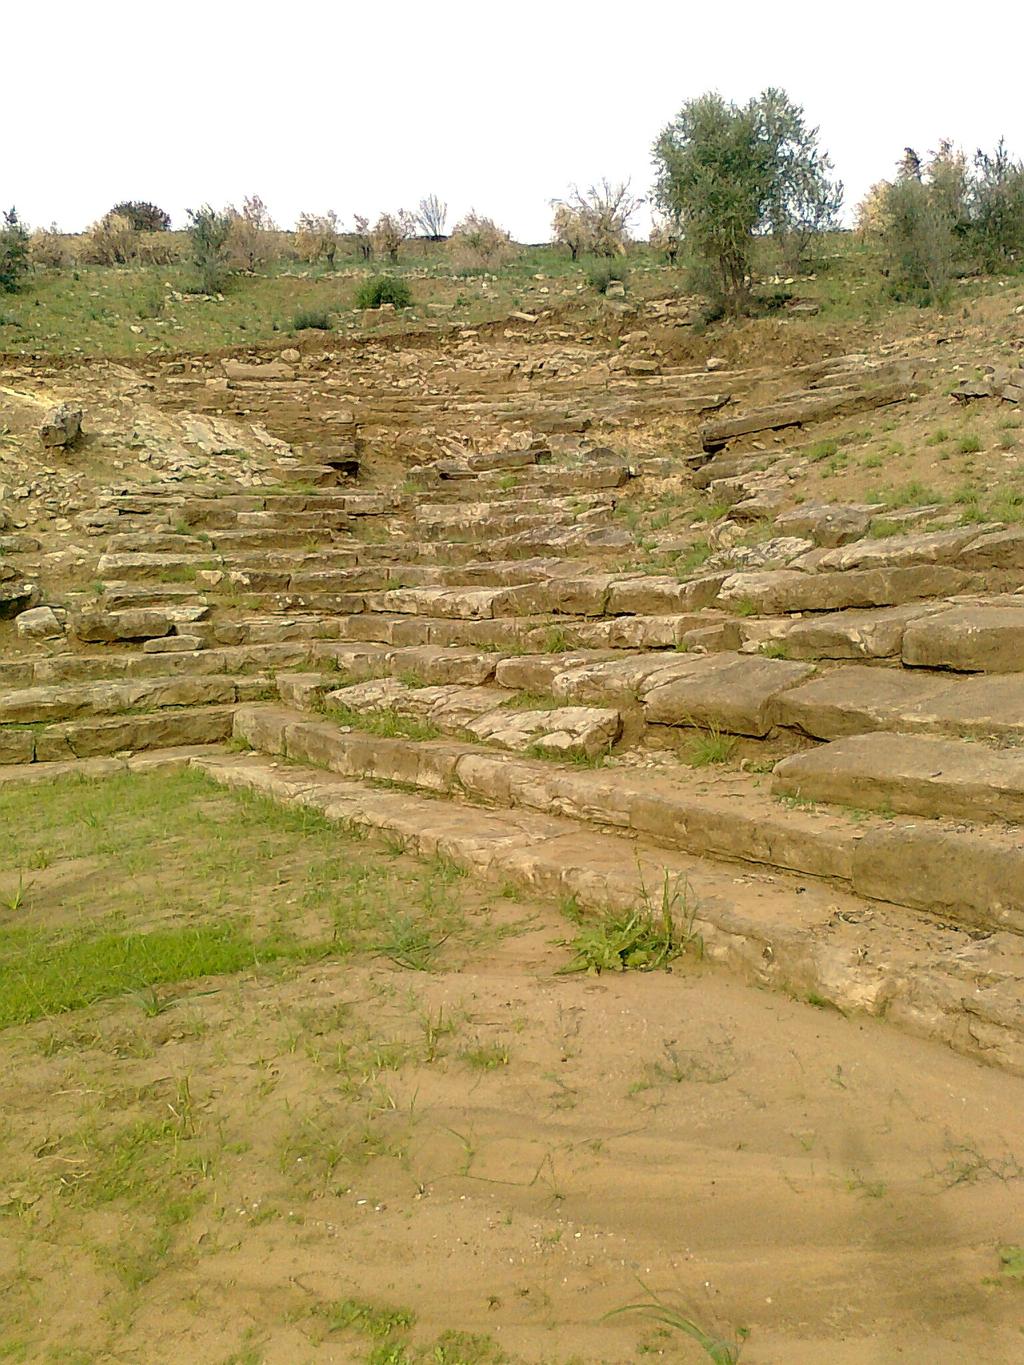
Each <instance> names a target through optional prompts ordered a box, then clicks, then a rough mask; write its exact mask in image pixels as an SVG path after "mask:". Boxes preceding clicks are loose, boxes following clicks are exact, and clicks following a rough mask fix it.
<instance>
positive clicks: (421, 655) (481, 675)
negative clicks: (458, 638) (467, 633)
mask: <svg viewBox="0 0 1024 1365" xmlns="http://www.w3.org/2000/svg"><path fill="white" fill-rule="evenodd" d="M312 656H313V658H314V660H315V661H316V662H317V663H319V664H324V665H330V666H332V667H333V668H335V669H336V670H337V671H338V672H339V673H342V674H344V675H345V676H346V677H348V678H350V679H353V680H363V679H368V678H383V677H395V678H399V677H403V676H410V675H412V676H415V677H416V678H417V679H419V680H420V681H422V682H424V683H433V684H448V683H459V684H466V685H470V686H480V685H482V684H484V683H490V682H494V681H497V682H498V683H499V685H500V686H502V687H507V688H509V689H511V690H512V691H531V692H538V693H540V692H547V691H549V683H550V680H551V678H552V677H553V676H554V674H555V672H557V671H559V670H560V669H564V668H566V667H569V666H570V665H572V664H586V663H597V662H600V661H601V660H603V659H607V658H610V657H614V656H613V655H612V653H611V652H610V651H607V650H579V651H574V652H572V653H566V654H561V655H543V654H539V655H538V654H524V655H513V656H512V657H508V656H506V655H503V654H501V653H500V652H498V651H495V650H475V649H460V648H459V647H457V646H450V647H445V646H441V645H409V646H400V647H397V648H392V647H391V646H390V645H385V644H376V643H373V642H368V643H365V644H341V643H335V642H333V641H330V642H323V643H317V644H314V645H313V646H312ZM503 670H504V672H503Z"/></svg>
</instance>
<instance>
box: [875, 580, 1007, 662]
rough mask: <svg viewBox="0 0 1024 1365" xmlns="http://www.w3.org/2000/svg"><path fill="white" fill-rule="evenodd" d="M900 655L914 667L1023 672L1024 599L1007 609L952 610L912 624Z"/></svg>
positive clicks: (974, 607) (990, 607) (959, 607)
mask: <svg viewBox="0 0 1024 1365" xmlns="http://www.w3.org/2000/svg"><path fill="white" fill-rule="evenodd" d="M902 657H903V662H904V664H906V665H907V666H909V667H914V668H948V669H955V670H959V671H961V672H965V673H1021V672H1024V595H1022V596H1021V597H1019V598H1018V599H1017V601H1016V602H1015V603H1013V604H1011V605H1008V606H985V605H976V606H975V605H965V606H955V607H951V608H950V609H949V610H948V611H940V612H937V613H935V614H932V615H928V616H926V617H923V618H921V619H918V620H915V621H913V622H911V623H910V624H909V625H908V626H907V629H906V631H905V632H904V635H903V640H902Z"/></svg>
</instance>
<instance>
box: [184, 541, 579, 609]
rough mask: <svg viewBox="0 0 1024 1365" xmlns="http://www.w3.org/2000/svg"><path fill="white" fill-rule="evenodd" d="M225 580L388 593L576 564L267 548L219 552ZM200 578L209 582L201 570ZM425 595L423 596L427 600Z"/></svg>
mask: <svg viewBox="0 0 1024 1365" xmlns="http://www.w3.org/2000/svg"><path fill="white" fill-rule="evenodd" d="M225 566H226V567H227V568H228V571H229V572H228V580H229V582H241V581H242V579H241V578H239V575H243V576H244V578H245V580H246V581H247V583H248V585H249V586H254V585H256V584H260V585H261V586H262V588H263V590H265V591H271V590H272V591H277V592H287V591H294V592H335V593H338V592H369V591H374V592H388V591H391V590H393V589H399V588H402V589H404V588H420V587H422V588H427V589H437V590H439V589H451V590H455V589H459V588H468V589H477V588H501V587H521V586H523V585H525V584H530V583H536V582H538V581H540V582H546V581H548V580H552V579H559V578H561V577H569V576H571V575H574V574H577V573H578V571H579V568H578V565H576V564H574V563H573V561H571V560H565V559H518V560H509V561H501V560H484V561H482V562H480V563H469V564H465V565H450V564H421V563H409V562H403V561H400V560H399V561H397V562H387V561H382V562H379V563H376V564H357V563H356V562H355V555H354V554H353V553H352V552H351V551H350V550H346V549H333V548H332V549H328V550H324V551H320V552H316V553H306V554H301V553H295V552H292V553H290V554H289V553H280V554H279V553H267V554H264V555H259V556H249V557H247V558H239V559H238V560H237V561H235V562H232V561H231V558H230V557H229V556H226V557H225ZM200 581H201V582H202V583H204V584H206V583H207V582H209V581H210V580H209V578H208V576H207V574H206V573H205V572H203V573H202V574H201V575H200ZM428 600H429V599H428Z"/></svg>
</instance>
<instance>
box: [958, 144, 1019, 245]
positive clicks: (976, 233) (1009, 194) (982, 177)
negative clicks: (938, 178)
mask: <svg viewBox="0 0 1024 1365" xmlns="http://www.w3.org/2000/svg"><path fill="white" fill-rule="evenodd" d="M970 210H971V237H972V239H973V242H974V246H975V250H976V252H977V255H978V259H979V263H980V264H981V265H982V267H983V268H984V269H985V270H1001V269H1005V267H1006V266H1007V265H1009V264H1011V263H1012V262H1014V261H1016V260H1020V259H1022V258H1024V163H1022V162H1020V161H1014V160H1013V158H1012V157H1011V156H1010V154H1009V152H1008V151H1007V150H1006V142H1005V140H1004V139H1003V138H1000V139H999V144H998V146H997V147H996V149H995V151H994V152H993V153H992V154H991V155H989V154H988V153H986V152H983V151H981V150H980V149H979V151H978V152H977V153H976V154H975V157H974V177H973V182H972V184H971V190H970Z"/></svg>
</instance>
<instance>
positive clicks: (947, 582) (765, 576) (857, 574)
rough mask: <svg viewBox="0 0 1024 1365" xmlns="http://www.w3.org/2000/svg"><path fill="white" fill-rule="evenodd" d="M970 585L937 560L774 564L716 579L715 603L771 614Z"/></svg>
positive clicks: (873, 603)
mask: <svg viewBox="0 0 1024 1365" xmlns="http://www.w3.org/2000/svg"><path fill="white" fill-rule="evenodd" d="M973 586H975V582H974V579H973V578H972V576H971V575H970V574H967V573H962V572H961V571H960V570H959V569H952V568H944V567H942V566H938V565H920V566H915V567H912V568H895V569H852V570H849V571H847V572H845V573H800V572H799V571H798V570H796V569H775V570H769V571H766V572H763V573H759V572H752V573H737V574H731V575H730V576H729V577H728V578H727V579H726V580H725V582H724V583H723V584H722V588H721V591H720V592H719V595H718V602H719V605H721V606H728V605H730V604H732V605H736V606H743V607H745V608H746V609H748V610H752V611H754V612H756V613H758V614H759V615H764V616H774V615H779V614H781V613H783V612H793V611H840V610H842V609H844V608H847V607H891V606H898V605H899V604H901V603H903V602H912V601H915V600H916V599H919V598H927V597H950V596H952V595H953V594H955V593H959V592H966V591H968V590H969V589H970V588H971V587H973Z"/></svg>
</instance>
